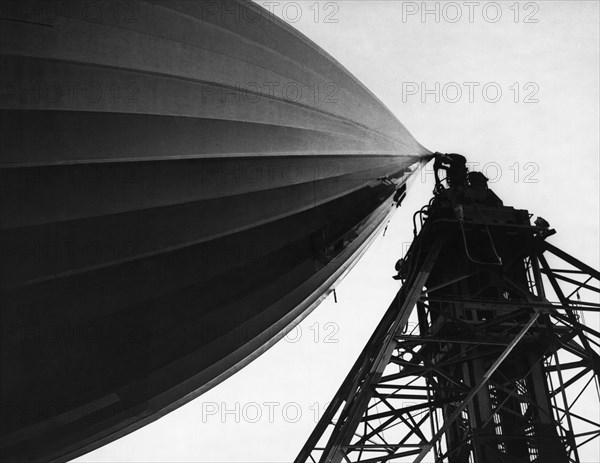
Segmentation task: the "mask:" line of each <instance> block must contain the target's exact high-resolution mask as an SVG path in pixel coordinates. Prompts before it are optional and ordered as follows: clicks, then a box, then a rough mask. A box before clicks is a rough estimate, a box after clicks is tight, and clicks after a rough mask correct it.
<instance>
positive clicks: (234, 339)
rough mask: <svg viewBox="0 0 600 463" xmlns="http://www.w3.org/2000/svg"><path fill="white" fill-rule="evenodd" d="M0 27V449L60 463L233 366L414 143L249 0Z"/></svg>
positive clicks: (390, 189) (413, 155) (386, 206)
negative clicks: (0, 422)
mask: <svg viewBox="0 0 600 463" xmlns="http://www.w3.org/2000/svg"><path fill="white" fill-rule="evenodd" d="M1 20H2V27H1V40H0V51H1V66H2V76H1V90H2V93H1V102H0V103H1V112H0V117H1V121H0V122H1V129H0V130H1V135H0V148H1V149H0V152H1V159H0V163H1V164H0V169H1V170H0V172H1V177H0V178H1V182H0V184H1V187H0V188H1V195H0V214H1V230H0V236H1V242H2V247H1V250H2V254H1V283H0V285H1V286H0V298H1V301H0V302H1V317H2V318H1V327H2V331H1V353H0V355H1V382H2V390H1V401H2V404H1V415H2V426H1V434H2V435H1V441H0V452H1V453H2V455H3V458H4V461H12V462H16V461H58V462H62V461H68V460H69V459H72V458H75V457H77V456H80V455H82V454H84V453H86V452H89V451H91V450H92V449H94V448H97V447H99V446H101V445H103V444H105V443H108V442H110V441H112V440H115V439H117V438H119V437H121V436H123V435H125V434H127V433H129V432H132V431H134V430H135V429H138V428H139V427H141V426H143V425H145V424H147V423H149V422H151V421H153V420H156V419H158V418H160V417H161V416H163V415H164V414H166V413H168V412H169V411H171V410H173V409H175V408H177V407H179V406H181V405H182V404H184V403H186V402H188V401H190V400H192V399H193V398H195V397H197V396H199V395H200V394H202V393H203V392H205V391H207V390H208V389H210V388H212V387H214V386H215V385H217V384H218V383H219V382H221V381H223V380H224V379H225V378H227V377H228V376H230V375H232V374H234V373H235V372H236V371H238V370H239V369H241V368H243V367H244V366H245V365H246V364H248V363H249V362H251V361H252V360H253V359H254V358H256V357H257V356H259V355H260V354H261V353H262V352H264V351H265V350H266V349H268V348H269V347H270V346H272V345H273V344H274V343H275V342H277V340H279V339H280V338H281V337H282V336H284V335H285V333H286V329H289V327H290V326H293V325H294V324H295V323H298V322H299V321H300V320H301V319H302V318H304V317H305V316H306V315H307V314H308V313H310V311H311V310H313V309H314V308H315V307H316V306H317V305H318V303H319V302H320V301H321V300H323V298H325V297H327V295H328V294H329V293H330V292H331V291H332V289H333V288H335V285H336V282H338V281H339V280H340V278H342V277H343V276H344V275H345V274H346V273H347V272H348V271H349V269H350V268H351V267H352V265H353V264H354V263H355V262H356V260H357V259H358V258H360V256H361V255H362V254H363V253H364V252H365V250H366V249H367V247H368V245H369V243H370V242H371V241H372V240H373V238H374V237H375V236H376V235H377V233H379V231H380V230H382V228H383V227H384V226H385V223H386V222H387V220H388V217H389V215H390V213H391V212H392V211H393V210H394V209H395V205H394V200H393V198H394V196H396V198H398V194H397V192H398V191H400V193H402V194H404V189H405V188H406V184H407V181H409V179H410V178H411V175H412V174H413V173H414V172H415V171H416V170H417V169H418V168H419V166H421V165H422V164H423V162H424V160H426V159H428V155H429V154H430V151H429V150H427V149H426V148H425V147H423V146H422V145H421V144H419V143H418V142H417V141H416V140H415V139H414V138H413V136H412V135H411V134H410V133H409V132H408V130H407V129H406V128H405V127H404V126H403V125H402V124H401V123H400V122H399V121H398V119H397V118H396V117H395V116H394V115H393V114H392V113H391V112H390V110H388V109H387V108H386V106H385V105H384V104H383V103H382V102H381V101H380V100H379V99H378V98H377V97H376V96H375V95H374V94H373V93H371V92H370V91H369V90H368V89H367V88H366V87H365V86H364V85H363V84H361V83H360V82H359V81H358V80H357V79H356V78H355V77H354V76H353V75H352V74H351V73H350V72H349V71H347V70H346V69H345V68H344V67H343V66H342V65H341V64H340V63H338V62H337V61H336V60H335V59H334V58H333V57H332V56H330V55H329V54H327V52H325V51H324V50H323V49H321V48H320V47H319V46H317V45H316V44H315V43H313V42H312V41H311V40H309V39H308V38H307V37H305V36H304V35H302V34H301V33H300V32H298V31H297V30H296V29H294V27H292V25H290V24H288V23H286V22H285V21H283V20H281V19H279V18H277V17H276V16H275V15H273V14H271V13H270V12H269V11H267V10H265V9H263V8H262V7H260V6H258V5H257V4H255V3H252V2H246V1H234V0H228V1H202V0H195V1H178V0H159V1H138V0H136V1H127V2H114V1H104V0H103V1H98V0H95V1H90V2H87V1H85V0H84V1H81V2H70V1H60V0H59V1H46V0H44V1H37V0H35V1H15V2H2V10H1Z"/></svg>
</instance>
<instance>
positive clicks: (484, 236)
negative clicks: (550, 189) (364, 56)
mask: <svg viewBox="0 0 600 463" xmlns="http://www.w3.org/2000/svg"><path fill="white" fill-rule="evenodd" d="M414 222H415V239H414V241H413V243H412V245H411V247H410V249H409V251H408V253H407V255H406V256H405V258H404V259H402V260H401V261H400V262H399V264H400V265H399V266H397V268H398V269H399V275H398V277H399V278H401V279H402V281H403V285H402V288H401V289H400V291H399V292H398V294H397V296H396V298H395V299H394V301H393V302H392V304H391V306H390V307H389V309H388V310H387V312H386V314H385V315H384V317H383V319H382V320H381V322H380V324H379V325H378V327H377V329H376V330H375V332H374V334H373V335H372V337H371V338H370V340H369V341H368V343H367V345H366V347H365V349H364V350H363V352H362V353H361V355H360V357H359V358H358V360H357V361H356V363H355V365H354V366H353V368H352V370H351V371H350V373H349V374H348V376H347V378H346V380H345V381H344V383H343V384H342V386H341V387H340V389H339V391H338V392H337V394H336V396H335V397H334V399H333V401H332V402H331V404H330V406H329V407H328V409H327V410H326V412H325V414H324V416H323V417H322V419H321V420H320V422H319V423H318V425H317V427H316V428H315V430H314V431H313V433H312V435H311V436H310V438H309V439H308V441H307V443H306V445H305V446H304V448H303V449H302V451H301V452H300V455H299V456H298V458H297V459H296V462H297V463H300V462H307V461H308V462H341V461H344V462H355V461H361V462H384V461H385V462H387V461H414V462H421V461H423V460H424V459H427V461H432V462H433V461H434V462H435V463H441V462H449V463H520V462H540V463H566V462H581V463H588V462H582V461H581V460H580V457H579V449H581V448H582V446H585V445H590V446H594V445H595V446H598V445H599V444H600V424H599V423H598V421H599V419H598V418H600V417H599V416H598V407H599V401H598V397H599V391H598V379H599V376H600V356H599V354H598V351H599V348H600V333H599V332H598V331H596V330H595V329H593V328H591V327H588V326H586V325H585V323H584V314H585V313H586V312H587V311H596V312H597V311H599V310H600V304H598V301H597V300H593V298H594V296H595V295H597V294H598V293H600V290H599V289H598V286H597V285H598V283H599V282H600V272H598V271H597V270H594V269H593V268H591V267H589V266H587V265H585V264H584V263H582V262H580V261H579V260H577V259H575V258H574V257H572V256H570V255H569V254H567V253H565V252H563V251H561V250H560V249H558V248H556V247H555V246H553V245H551V244H550V243H548V242H547V241H546V238H548V237H549V236H551V235H552V234H554V230H551V229H549V226H548V224H547V223H546V222H545V221H544V220H543V219H538V220H536V224H535V225H531V223H530V215H529V214H528V212H527V211H525V210H517V209H514V208H512V207H505V206H504V205H503V204H502V202H501V201H500V200H499V199H498V198H497V196H496V195H495V194H494V193H493V192H492V191H491V190H489V189H488V188H487V187H486V186H480V187H471V188H466V189H463V188H462V187H461V188H454V189H452V188H450V189H446V190H443V191H441V192H439V193H438V194H436V196H435V197H434V198H433V199H432V201H431V202H430V203H429V204H428V205H427V206H425V207H424V208H422V209H421V210H420V211H418V212H417V213H416V214H415V216H414ZM418 229H420V231H418ZM417 231H418V232H417ZM551 264H552V265H551ZM581 294H583V295H584V296H587V295H589V296H590V298H589V299H590V300H588V301H584V300H581V299H582V298H581ZM584 299H585V297H584ZM590 397H592V401H593V405H592V406H591V407H590V406H586V401H587V402H588V403H589V401H590Z"/></svg>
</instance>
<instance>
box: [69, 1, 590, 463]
mask: <svg viewBox="0 0 600 463" xmlns="http://www.w3.org/2000/svg"><path fill="white" fill-rule="evenodd" d="M259 3H263V4H264V3H265V2H259ZM292 3H294V2H286V1H280V2H271V8H273V12H274V13H275V14H277V15H278V16H280V17H281V18H282V19H284V20H286V21H287V22H289V23H290V24H291V25H292V26H293V27H295V28H297V29H298V30H299V31H301V32H302V33H304V34H305V35H307V36H308V37H309V38H310V39H312V40H313V41H314V42H316V43H317V44H318V45H319V46H320V47H322V48H323V49H325V50H326V51H327V52H328V53H329V54H331V55H332V56H333V57H334V58H336V59H337V60H338V61H339V62H340V63H342V64H343V65H344V66H345V67H346V68H347V69H348V70H349V71H350V72H352V73H353V74H354V75H355V76H356V77H357V78H358V79H359V80H360V81H361V82H363V83H364V84H365V85H366V86H367V87H368V88H369V89H370V90H371V91H372V92H373V93H374V94H375V95H377V97H378V98H379V99H380V100H382V101H383V103H384V104H385V105H386V106H387V107H388V108H389V109H390V110H391V111H392V112H393V113H394V114H395V115H396V116H397V117H398V119H399V120H400V121H402V123H403V124H404V125H405V126H406V127H407V128H408V130H409V131H410V132H411V133H412V134H413V135H414V136H415V137H416V138H417V140H418V141H419V142H420V143H421V144H423V145H424V146H426V147H427V148H429V149H430V150H432V151H442V152H457V153H462V154H464V155H465V156H466V157H467V159H468V161H469V162H470V163H471V164H470V166H471V167H472V168H473V169H474V170H478V169H479V170H482V171H483V172H484V173H485V174H486V175H487V176H488V178H490V180H491V182H490V187H491V188H492V189H493V190H494V191H495V192H496V193H497V194H498V196H500V197H501V198H502V199H503V201H504V203H505V204H506V205H510V206H514V207H516V208H519V209H528V210H529V211H530V212H531V213H533V214H535V216H542V217H544V218H545V219H546V220H548V222H550V225H551V226H552V227H553V228H555V229H556V230H557V234H556V235H555V236H553V237H551V238H550V240H549V241H550V242H551V243H552V244H554V245H556V246H558V247H559V248H562V249H564V250H565V251H567V252H569V253H570V254H572V255H574V256H575V257H578V258H580V259H581V260H583V261H585V262H586V263H588V264H589V265H591V266H592V267H594V268H599V267H600V265H599V261H600V251H599V241H600V237H599V230H600V205H599V199H600V191H599V177H600V164H599V158H600V156H599V153H600V150H599V134H598V127H599V126H600V121H599V101H600V95H599V81H600V75H599V56H600V47H599V3H598V2H597V1H539V2H519V3H515V2H514V1H509V2H498V3H494V2H479V5H478V6H474V7H473V10H471V11H470V10H469V6H468V5H466V4H465V3H464V2H454V3H453V4H449V3H447V2H427V3H426V5H425V8H426V9H427V10H428V11H433V12H434V13H429V14H426V15H425V16H423V15H422V13H423V10H424V9H423V2H401V1H393V0H386V1H378V0H343V1H337V2H325V1H322V2H314V1H312V0H311V1H303V2H297V5H299V7H300V9H299V11H300V12H301V13H302V14H301V18H298V17H297V14H296V12H297V11H298V9H297V6H296V5H292V6H289V5H290V4H292ZM436 5H437V6H436ZM457 7H458V8H457ZM436 8H439V15H438V16H437V17H436V14H435V10H436ZM459 11H460V13H462V15H461V16H460V18H459V16H458V13H459ZM316 12H318V13H319V14H318V16H316ZM499 13H500V14H501V16H498V14H499ZM436 85H437V86H439V87H436ZM436 88H439V91H438V90H436ZM484 89H485V90H484ZM498 90H500V93H498ZM470 91H471V92H472V93H471V94H470V93H469V92H470ZM436 97H437V98H438V101H436ZM430 169H431V165H430V166H429V171H425V172H423V173H422V174H420V175H418V176H417V177H416V179H415V181H414V183H413V185H412V187H411V189H410V191H409V194H408V198H407V200H406V201H405V202H404V204H403V206H402V208H401V209H400V210H398V212H397V213H396V214H395V216H394V217H393V218H392V220H391V222H390V224H389V228H388V230H387V233H386V236H385V237H384V236H379V237H378V238H377V239H376V240H375V241H374V243H373V245H372V247H371V248H370V250H369V251H368V252H367V253H366V254H365V256H364V257H363V259H362V260H361V261H360V262H359V263H358V264H357V266H356V267H355V268H354V270H353V271H352V272H351V273H350V274H349V275H348V276H347V277H346V279H345V280H344V281H343V282H341V284H340V285H339V286H338V287H337V298H338V303H337V304H336V303H335V302H334V301H333V298H332V297H329V298H328V299H327V300H326V301H324V302H323V303H322V304H321V305H320V306H319V307H318V308H317V309H316V310H315V311H314V312H313V313H312V314H311V315H310V316H309V317H307V319H305V320H304V322H303V323H302V324H301V325H299V326H298V327H297V328H295V329H294V330H293V331H291V332H290V333H289V334H288V336H287V337H286V338H284V339H283V340H282V341H280V342H279V343H278V344H277V345H276V346H274V347H273V348H271V349H270V350H269V351H268V352H266V353H265V354H263V355H262V356H261V357H259V358H258V359H257V360H255V361H254V362H253V363H252V364H250V365H249V366H248V367H246V368H245V369H243V370H242V371H240V372H238V373H237V374H235V375H234V376H233V377H231V378H229V379H227V380H226V381H225V382H223V383H222V384H220V385H219V386H217V387H216V388H214V389H212V390H211V391H209V392H207V393H206V394H204V395H202V396H201V397H199V398H198V399H196V400H194V401H192V402H190V403H189V404H187V405H185V406H183V407H181V408H179V409H178V410H176V411H174V412H172V413H170V414H169V415H167V416H165V417H163V418H162V419H160V420H158V421H156V422H154V423H152V424H150V425H148V426H146V427H144V428H142V429H141V430H139V431H137V432H135V433H133V434H130V435H128V436H126V437H124V438H122V439H119V440H118V441H115V442H113V443H111V444H108V445H106V446H104V447H102V448H101V449H98V450H96V451H94V452H92V453H90V454H88V455H86V456H84V457H81V458H79V459H78V460H77V461H79V462H90V463H91V462H125V461H127V462H159V461H160V462H171V461H172V462H203V463H208V462H211V463H213V462H236V463H242V462H244V463H246V462H256V463H258V462H261V463H262V462H287V461H291V460H293V458H294V457H295V456H296V454H297V452H298V451H299V449H300V448H301V446H302V445H303V444H304V442H305V440H306V439H307V437H308V435H309V434H310V432H311V431H312V429H313V428H314V426H315V425H316V421H317V418H318V417H319V416H320V413H322V411H323V409H324V407H325V406H326V404H327V402H328V401H329V400H330V399H331V398H332V397H333V395H334V393H335V391H336V390H337V388H338V387H339V385H340V384H341V382H342V380H343V379H344V377H345V375H346V374H347V372H348V370H349V369H350V367H351V365H352V364H353V363H354V361H355V359H356V357H357V356H358V354H359V353H360V351H361V350H362V348H363V346H364V344H365V343H366V341H367V339H368V337H369V336H370V334H371V333H372V331H373V329H374V328H375V326H376V324H377V322H378V321H379V319H380V317H381V316H382V315H383V313H384V311H385V310H386V309H387V307H388V305H389V303H390V302H391V300H392V299H393V297H394V295H395V293H396V292H397V291H398V289H399V283H398V282H396V281H394V280H393V279H392V278H391V275H392V273H393V267H394V263H395V262H396V260H397V259H398V258H399V257H401V256H402V255H403V254H404V252H405V251H406V249H407V246H408V245H409V244H410V241H411V237H412V224H411V219H410V217H411V216H412V213H413V212H414V211H415V210H416V209H419V208H420V207H421V206H422V205H424V204H425V203H427V201H428V200H429V198H430V196H431V191H432V189H433V175H432V173H431V170H430ZM586 321H587V323H588V324H589V325H590V326H592V327H594V328H595V329H600V325H599V323H598V318H597V317H591V316H590V317H587V318H586ZM584 461H585V460H584Z"/></svg>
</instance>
